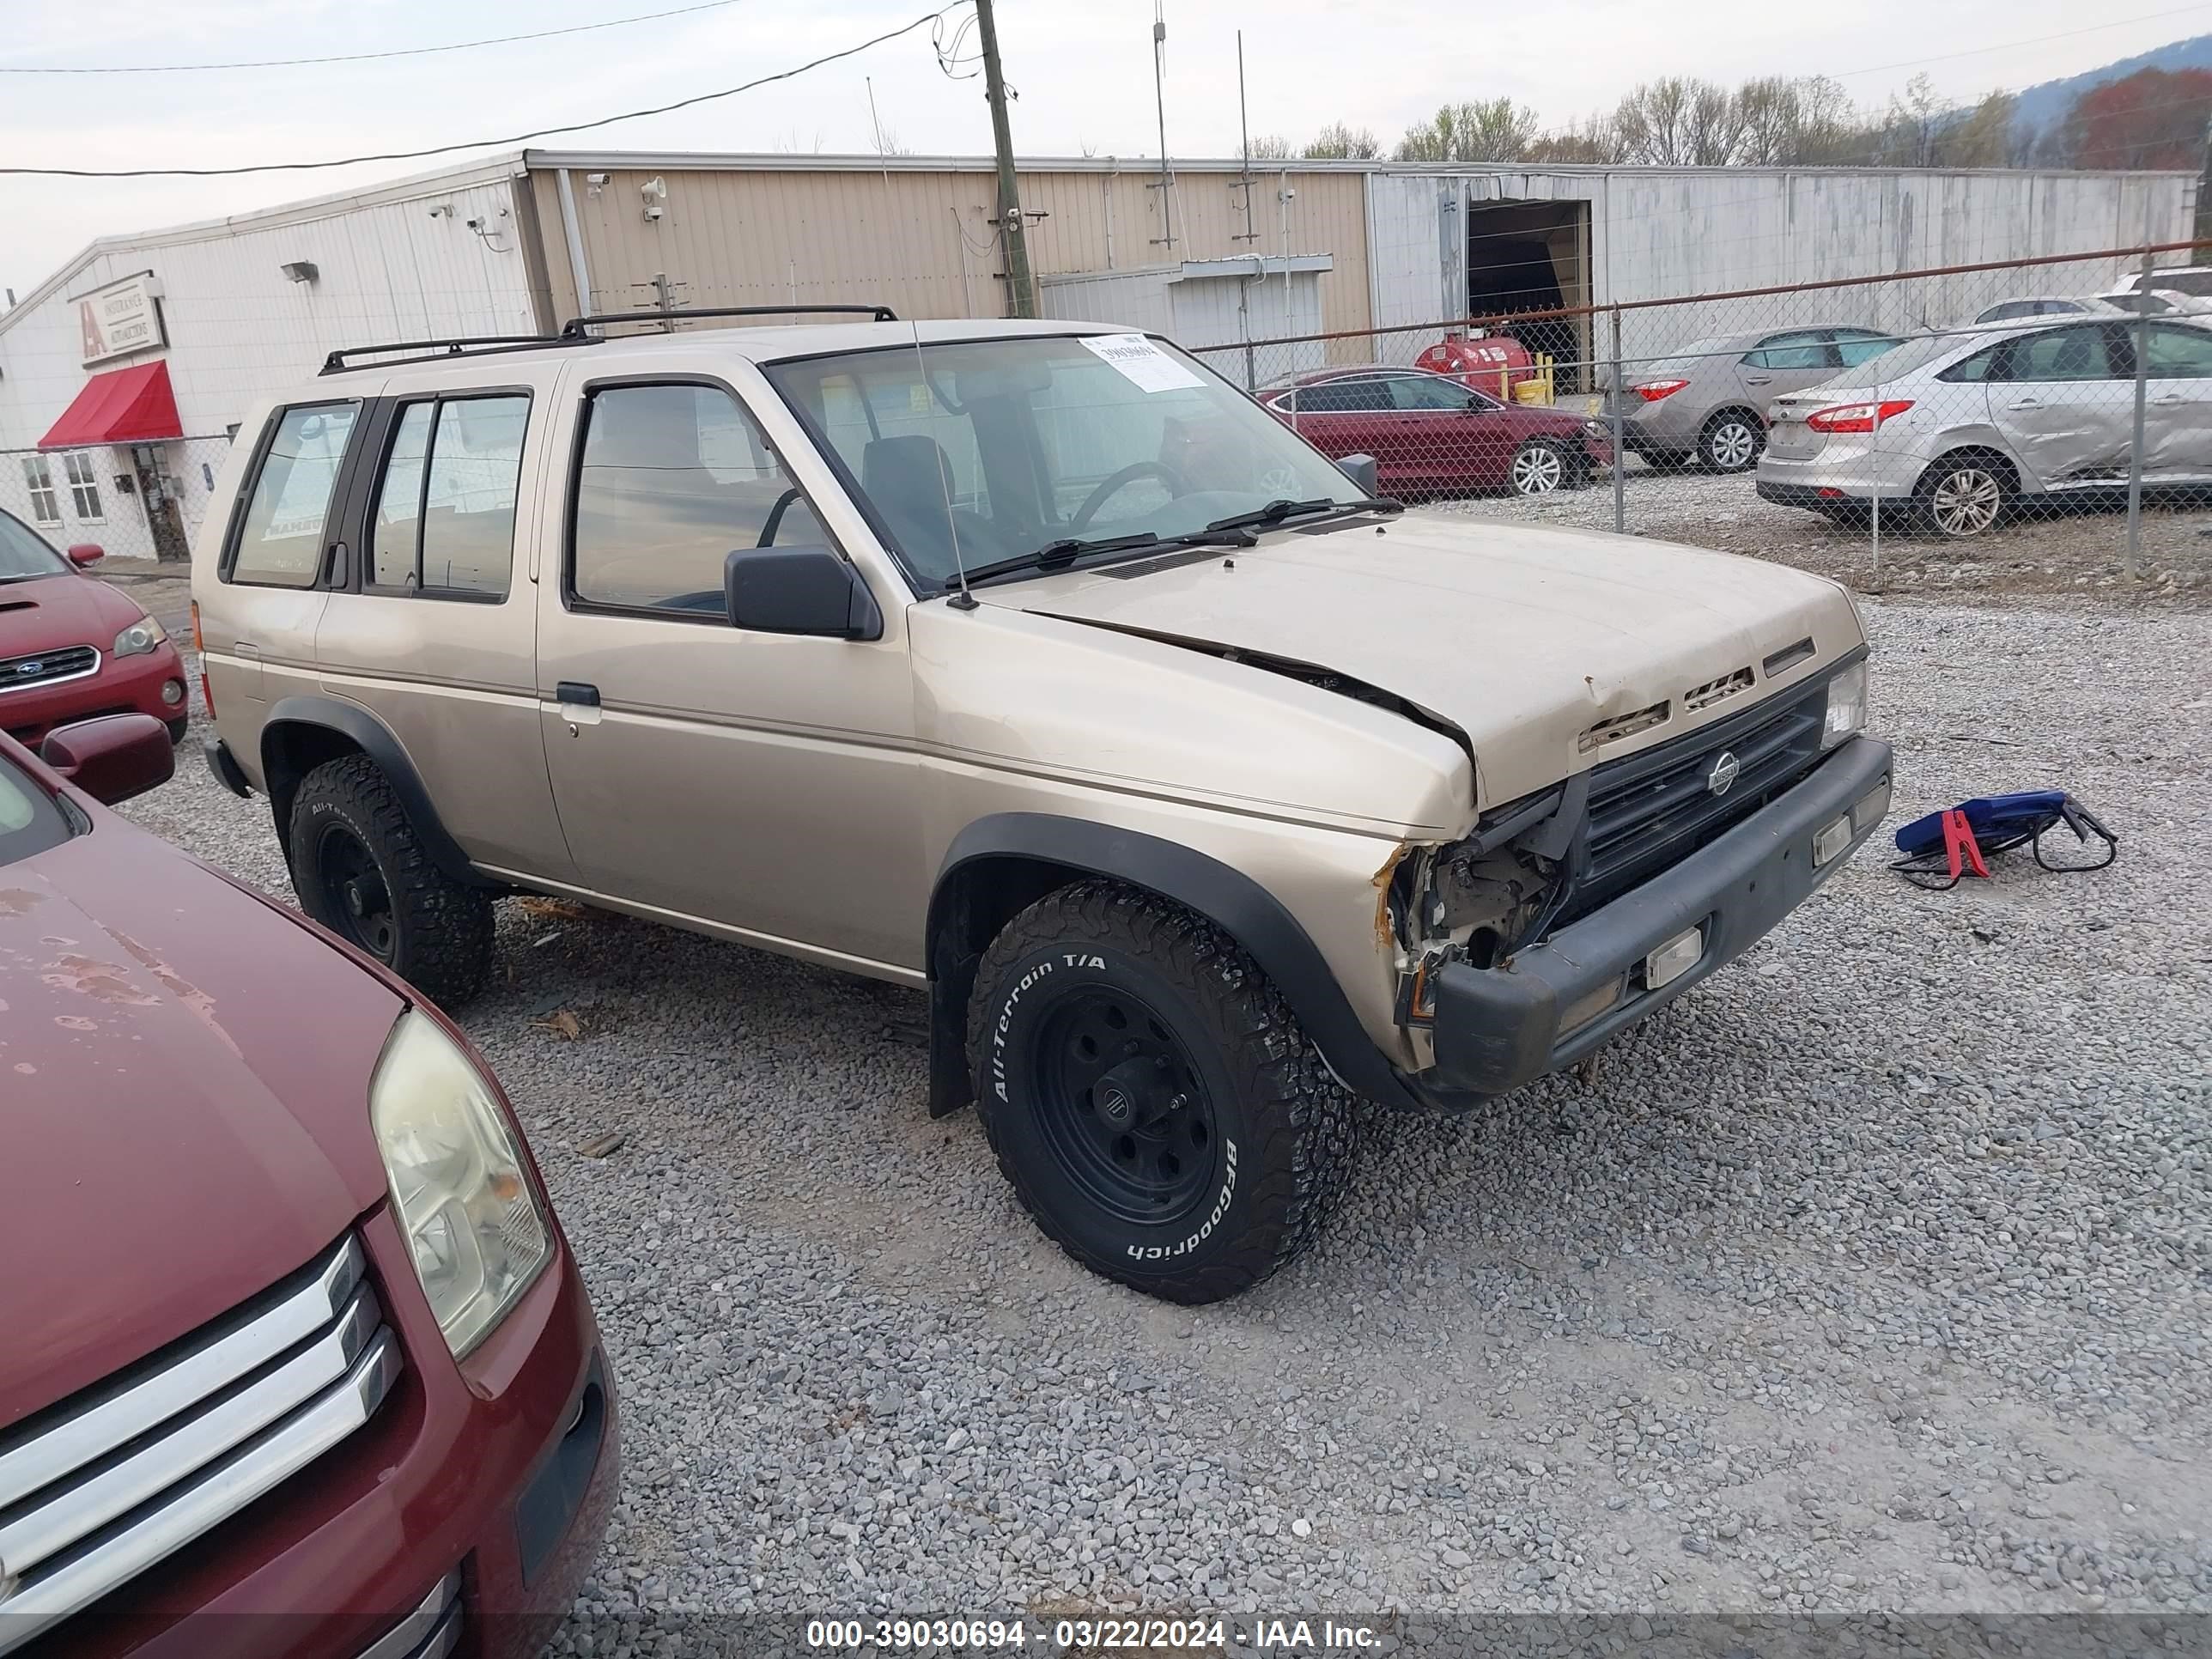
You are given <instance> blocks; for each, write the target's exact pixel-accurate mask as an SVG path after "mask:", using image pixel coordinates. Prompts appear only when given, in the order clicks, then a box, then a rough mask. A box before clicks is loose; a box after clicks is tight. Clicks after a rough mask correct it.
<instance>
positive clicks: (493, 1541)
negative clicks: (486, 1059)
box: [0, 714, 617, 1659]
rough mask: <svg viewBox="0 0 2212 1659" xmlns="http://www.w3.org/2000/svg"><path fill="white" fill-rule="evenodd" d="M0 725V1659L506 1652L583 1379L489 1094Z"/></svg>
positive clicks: (320, 960)
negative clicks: (1, 1127) (26, 1656)
mask: <svg viewBox="0 0 2212 1659" xmlns="http://www.w3.org/2000/svg"><path fill="white" fill-rule="evenodd" d="M44 757H45V763H44V764H41V763H40V762H38V761H34V760H33V759H32V757H31V756H30V754H29V753H28V752H27V750H24V749H22V748H21V747H19V746H18V745H16V744H13V743H11V742H9V740H8V739H7V738H0V1011H4V1018H0V1103H4V1108H5V1109H4V1113H0V1115H3V1116H4V1119H5V1123H6V1133H7V1150H6V1152H5V1154H4V1155H0V1262H4V1263H6V1264H7V1270H6V1271H5V1272H0V1333H4V1336H0V1562H4V1565H0V1653H7V1652H9V1651H10V1650H15V1649H17V1648H20V1647H23V1646H24V1645H25V1644H34V1645H35V1651H36V1652H37V1653H38V1654H40V1656H48V1655H56V1656H58V1655H72V1656H74V1655H79V1654H98V1655H102V1656H108V1655H119V1654H131V1655H136V1656H141V1659H155V1656H159V1659H187V1656H189V1659H200V1656H204V1655H207V1654H210V1653H222V1654H223V1655H226V1656H258V1659H276V1656H283V1659H306V1656H308V1655H315V1656H320V1659H330V1656H337V1659H354V1656H357V1655H364V1654H368V1653H371V1652H374V1654H375V1655H377V1656H379V1659H386V1656H389V1659H429V1656H444V1655H447V1654H450V1653H455V1652H459V1653H462V1654H465V1655H470V1656H476V1655H520V1654H525V1653H532V1652H535V1651H536V1650H537V1648H538V1646H540V1645H542V1644H543V1643H544V1640H545V1639H546V1638H547V1636H548V1635H549V1634H550V1630H551V1628H552V1626H553V1624H554V1623H555V1622H556V1621H557V1620H558V1619H559V1618H560V1617H561V1615H562V1613H564V1612H565V1611H566V1609H567V1608H568V1605H569V1603H570V1601H572V1599H573V1598H574V1595H575V1592H576V1589H577V1586H578V1584H579V1583H580V1580H581V1578H582V1576H583V1573H584V1571H585V1569H586V1566H587V1565H588V1564H589V1562H590V1559H591V1558H592V1554H593V1553H594V1552H595V1551H596V1549H597V1547H598V1544H599V1535H600V1533H601V1530H602V1528H603V1527H604V1524H605V1519H606V1516H607V1514H608V1511H609V1510H610V1508H611V1504H612V1502H613V1497H614V1492H615V1486H616V1480H617V1438H616V1426H615V1405H614V1394H613V1390H612V1387H611V1382H610V1378H609V1376H608V1372H607V1367H606V1362H605V1358H604V1356H603V1354H602V1352H601V1349H600V1346H599V1329H598V1327H597V1325H596V1324H595V1323H594V1322H593V1320H592V1310H591V1305H590V1304H589V1303H588V1302H587V1301H586V1297H585V1294H584V1286H583V1284H582V1281H581V1280H580V1279H579V1277H578V1275H577V1272H576V1264H575V1261H574V1259H573V1258H572V1257H571V1256H570V1255H569V1253H568V1243H567V1241H566V1240H565V1239H563V1238H562V1234H561V1229H560V1226H559V1225H558V1224H557V1223H556V1221H555V1219H554V1217H553V1212H552V1210H551V1208H550V1206H549V1205H548V1204H547V1202H546V1200H545V1193H544V1186H543V1184H542V1183H541V1182H540V1181H539V1179H538V1170H537V1168H536V1166H535V1165H534V1164H532V1161H531V1158H530V1154H529V1152H528V1150H527V1149H526V1147H525V1146H524V1145H523V1140H522V1136H521V1134H520V1131H519V1130H518V1129H517V1127H516V1126H515V1122H514V1119H513V1113H512V1111H511V1110H510V1109H509V1108H508V1106H507V1101H506V1098H505V1097H504V1096H503V1095H502V1094H501V1091H500V1087H499V1085H498V1083H497V1082H496V1081H495V1079H493V1077H492V1075H491V1073H489V1071H487V1070H486V1069H485V1067H484V1065H483V1060H480V1059H479V1058H477V1055H476V1054H475V1053H474V1052H473V1051H471V1048H469V1046H468V1043H467V1042H466V1041H465V1040H464V1039H463V1038H462V1036H460V1034H459V1032H458V1031H456V1030H454V1028H453V1026H452V1024H449V1023H448V1022H447V1020H446V1018H445V1017H444V1016H443V1015H441V1014H440V1013H439V1012H437V1010H435V1008H432V1007H429V1006H428V1005H426V1004H424V1003H422V1001H420V1000H418V999H417V998H416V995H415V994H414V993H412V992H411V991H410V990H409V989H408V987H406V986H404V985H403V984H402V983H401V982H400V981H398V980H397V979H395V978H393V977H392V975H391V974H389V973H387V972H386V971H385V970H384V969H382V968H380V966H378V965H377V964H376V963H374V962H372V961H370V960H369V959H368V957H364V956H362V954H360V953H359V952H358V951H354V950H352V949H350V948H349V947H347V946H345V945H340V944H339V943H338V942H337V940H335V939H333V938H332V937H331V935H330V934H328V933H324V932H323V931H322V930H321V929H320V928H319V927H316V926H314V924H313V923H312V922H310V921H307V920H306V919H305V918H304V917H302V916H301V915H298V914H296V913H295V912H294V911H291V910H289V909H287V908H284V907H283V906H281V905H279V904H277V903H276V902H274V901H272V900H270V899H265V898H263V897H261V896H259V895H258V894H256V893H254V892H252V891H251V890H248V889H246V888H245V887H242V886H240V885H239V884H236V883H234V882H233V881H231V880H230V879H229V878H227V877H224V876H222V875H220V874H218V873H217V872H215V871H213V870H211V869H210V868H208V867H207V866H205V865H203V864H200V863H197V862H196V861H195V860H192V859H190V858H187V857H186V856H185V855H184V854H182V853H179V852H178V851H177V850H176V849H175V848H172V847H170V846H168V845H167V843H166V842H161V841H158V840H156V839H155V837H153V836H149V835H147V834H144V833H143V832H142V831H140V830H139V829H136V828H134V827H133V826H132V825H131V824H129V823H125V821H124V820H122V819H120V818H118V817H113V816H112V815H111V814H110V813H108V812H107V811H105V810H104V809H103V808H102V807H101V806H100V804H99V803H100V801H103V800H106V801H112V800H118V799H123V798H125V797H126V796H129V795H131V794H135V793H138V792H140V791H141V790H143V789H146V788H149V787H152V786H153V785H155V784H156V783H159V782H161V781H164V780H166V779H167V777H168V776H169V775H170V769H171V767H172V766H173V758H172V751H171V747H170V744H169V740H168V738H167V733H165V732H163V731H162V729H161V726H159V725H158V724H156V723H155V721H154V720H151V719H149V718H148V717H147V716H145V715H143V714H124V715H117V716H112V717H109V718H106V719H102V720H93V721H89V722H87V723H84V724H82V725H76V726H66V727H64V728H63V729H62V730H60V731H58V732H54V733H52V735H51V736H49V737H48V738H47V739H46V744H45V748H44Z"/></svg>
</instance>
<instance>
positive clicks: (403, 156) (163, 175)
mask: <svg viewBox="0 0 2212 1659" xmlns="http://www.w3.org/2000/svg"><path fill="white" fill-rule="evenodd" d="M968 3H969V0H954V3H953V4H951V5H949V6H945V7H944V8H942V9H939V10H937V11H927V12H924V13H923V14H922V15H921V16H919V17H917V18H915V20H914V21H912V22H910V23H902V24H901V25H900V26H899V27H896V28H895V29H889V30H886V31H885V32H884V33H881V34H878V35H876V36H875V37H873V38H872V39H871V40H863V41H861V42H860V44H859V45H858V46H847V47H846V48H845V49H844V50H843V51H842V52H827V53H825V54H823V56H822V57H820V58H814V59H812V60H811V61H809V62H807V63H804V64H799V66H798V67H797V68H796V69H787V70H779V71H777V72H776V73H775V74H774V75H763V76H760V77H758V78H757V79H756V80H751V81H747V82H744V83H743V84H742V85H739V86H734V87H724V88H722V89H721V90H720V91H719V92H702V93H700V94H697V95H696V96H694V97H690V98H679V99H678V100H676V101H675V102H674V103H672V104H660V105H657V106H654V107H653V108H651V109H634V110H627V111H624V112H623V113H622V114H620V115H603V116H600V117H599V118H596V119H594V120H590V121H572V122H570V123H569V124H568V125H566V126H559V127H539V128H538V129H537V130H536V131H531V132H518V133H514V134H512V135H510V136H509V137H503V138H471V139H466V140H464V141H463V142H461V143H453V144H433V145H431V146H430V147H429V148H428V149H395V150H385V151H382V152H380V153H379V154H376V155H343V156H339V157H337V158H335V159H333V160H331V161H257V162H254V163H252V165H250V166H246V167H0V175H12V176H15V177H26V176H27V177H32V178H40V179H227V178H230V177H233V176H234V175H236V174H239V173H312V172H315V171H318V170H319V169H322V168H325V167H356V166H359V165H360V164H362V163H363V162H366V161H420V160H422V158H424V157H425V156H431V155H452V154H453V152H454V151H455V150H461V149H506V148H509V147H511V146H513V145H516V144H525V143H529V142H530V141H531V140H532V139H533V138H551V137H558V136H559V135H561V134H562V133H568V132H587V131H591V130H592V128H594V127H605V126H612V125H615V123H617V121H637V120H642V119H643V118H645V117H647V116H648V115H666V114H669V113H671V112H673V111H676V110H679V109H689V108H690V107H691V106H693V105H694V104H706V103H712V102H713V101H714V100H716V99H718V98H733V97H735V96H736V95H737V94H738V93H741V92H750V91H752V90H753V89H754V88H757V87H764V86H768V85H769V84H771V83H772V82H777V81H788V80H790V79H792V78H793V76H800V75H804V74H805V73H806V72H807V71H808V70H817V69H820V68H821V67H822V66H823V64H834V63H836V62H837V61H838V60H839V59H840V58H856V57H858V56H859V55H860V53H862V52H866V51H868V50H869V49H870V48H871V47H874V46H882V45H883V44H884V42H885V41H887V40H897V39H898V38H899V37H900V36H901V35H902V34H911V33H914V31H915V30H916V29H918V28H920V27H921V26H922V25H923V24H924V23H933V24H935V25H937V26H938V28H939V30H940V31H941V30H942V29H943V27H944V23H945V18H946V16H947V15H950V14H951V13H952V12H955V11H957V10H958V9H960V7H962V6H963V5H966V4H968Z"/></svg>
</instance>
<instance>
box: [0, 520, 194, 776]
mask: <svg viewBox="0 0 2212 1659" xmlns="http://www.w3.org/2000/svg"><path fill="white" fill-rule="evenodd" d="M100 556H101V553H100V549H99V548H98V547H97V546H95V545H94V544H92V543H90V542H86V543H82V544H79V545H78V546H76V547H72V548H71V549H70V550H69V556H68V557H66V558H64V556H62V555H61V554H59V553H57V552H56V551H55V550H53V547H52V544H49V543H48V542H47V540H46V538H45V537H43V536H41V535H40V534H39V532H37V531H35V530H33V529H32V528H31V527H30V526H28V525H27V524H25V523H24V522H23V521H22V520H21V519H18V518H15V517H14V516H12V515H10V514H9V513H0V731H4V732H7V734H8V735H9V737H11V738H15V740H16V741H17V742H19V743H26V744H36V743H37V742H38V741H39V740H40V738H43V737H45V736H46V733H47V732H51V731H52V730H53V728H54V727H55V726H62V725H65V724H67V723H68V722H69V721H70V720H89V719H90V718H92V716H94V715H95V714H125V713H128V712H130V711H131V710H136V711H137V713H139V714H151V715H152V716H153V717H154V718H155V720H160V721H161V723H162V724H163V725H164V726H167V727H168V728H169V738H170V740H171V741H172V742H175V743H182V742H183V741H184V738H185V665H184V664H183V663H182V662H180V661H179V659H178V658H177V647H174V646H173V645H171V644H170V643H169V641H168V636H167V635H166V634H164V633H163V632H162V631H161V623H157V622H155V620H154V619H153V618H152V617H149V616H148V615H147V614H146V611H145V609H144V607H143V606H142V605H139V603H138V602H137V600H136V599H132V598H131V596H130V595H129V594H127V593H125V592H122V591H121V590H120V589H118V588H114V587H110V586H108V585H107V584H106V582H103V581H95V580H90V579H88V577H86V576H85V575H84V574H82V571H81V570H80V569H79V568H78V567H79V566H81V565H88V564H90V563H92V562H94V560H95V559H98V558H100Z"/></svg>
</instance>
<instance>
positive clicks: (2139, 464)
mask: <svg viewBox="0 0 2212 1659" xmlns="http://www.w3.org/2000/svg"><path fill="white" fill-rule="evenodd" d="M2150 275H2151V254H2150V250H2149V249H2148V248H2145V249H2144V250H2143V257H2142V276H2140V277H2139V278H2137V279H2136V413H2135V437H2134V440H2133V441H2132V442H2130V445H2129V446H2128V549H2127V556H2126V561H2125V568H2126V570H2127V575H2128V580H2130V581H2131V582H2132V581H2139V580H2142V577H2141V576H2140V574H2138V573H2139V572H2140V571H2141V569H2142V474H2143V398H2144V395H2145V393H2146V392H2148V389H2149V388H2148V374H2149V365H2148V363H2147V362H2145V361H2144V354H2145V352H2146V350H2147V349H2148V346H2149V343H2150Z"/></svg>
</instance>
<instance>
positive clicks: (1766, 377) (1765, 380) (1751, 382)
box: [1743, 374, 1774, 386]
mask: <svg viewBox="0 0 2212 1659" xmlns="http://www.w3.org/2000/svg"><path fill="white" fill-rule="evenodd" d="M1743 383H1744V384H1745V385H1746V386H1771V385H1772V384H1773V383H1774V377H1773V376H1772V375H1771V374H1747V375H1745V376H1744V377H1743Z"/></svg>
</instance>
